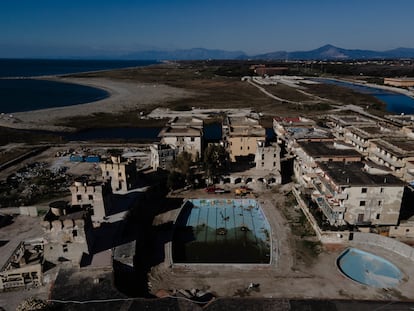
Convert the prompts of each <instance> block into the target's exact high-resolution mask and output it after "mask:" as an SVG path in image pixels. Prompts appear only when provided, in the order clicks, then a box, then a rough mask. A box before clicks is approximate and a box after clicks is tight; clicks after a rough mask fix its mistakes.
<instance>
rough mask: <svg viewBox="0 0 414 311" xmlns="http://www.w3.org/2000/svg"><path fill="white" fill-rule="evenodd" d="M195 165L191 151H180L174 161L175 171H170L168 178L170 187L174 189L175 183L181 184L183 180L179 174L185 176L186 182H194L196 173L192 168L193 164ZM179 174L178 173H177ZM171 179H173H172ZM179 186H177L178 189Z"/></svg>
mask: <svg viewBox="0 0 414 311" xmlns="http://www.w3.org/2000/svg"><path fill="white" fill-rule="evenodd" d="M192 165H193V160H192V156H191V154H190V153H188V152H186V151H184V152H182V153H180V154H179V155H178V156H177V158H176V159H175V161H174V162H173V165H172V167H173V171H172V172H171V173H170V175H169V176H168V177H169V180H168V187H169V188H170V189H172V188H173V187H171V186H173V185H175V184H177V185H180V184H181V180H180V179H179V178H178V175H180V174H181V176H183V177H184V178H183V179H184V184H185V183H187V184H192V183H193V182H194V173H193V171H192V169H191V166H192ZM177 174H178V175H177ZM170 179H171V180H170ZM177 188H179V187H175V189H177Z"/></svg>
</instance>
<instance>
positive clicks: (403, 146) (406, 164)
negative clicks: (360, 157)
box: [368, 137, 414, 181]
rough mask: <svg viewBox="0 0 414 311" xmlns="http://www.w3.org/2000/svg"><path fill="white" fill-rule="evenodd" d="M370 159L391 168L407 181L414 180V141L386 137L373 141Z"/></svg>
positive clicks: (370, 148)
mask: <svg viewBox="0 0 414 311" xmlns="http://www.w3.org/2000/svg"><path fill="white" fill-rule="evenodd" d="M368 158H369V159H370V160H372V161H373V162H375V163H378V164H380V165H384V166H386V167H388V168H390V169H391V170H392V172H393V174H395V175H396V176H398V177H400V178H402V179H403V180H405V181H413V180H414V139H408V138H407V137H384V138H380V139H374V140H371V141H370V147H369V153H368Z"/></svg>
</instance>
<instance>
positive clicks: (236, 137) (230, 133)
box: [223, 117, 266, 162]
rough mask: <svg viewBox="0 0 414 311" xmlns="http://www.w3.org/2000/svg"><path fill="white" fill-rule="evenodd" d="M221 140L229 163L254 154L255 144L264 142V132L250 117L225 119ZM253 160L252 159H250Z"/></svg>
mask: <svg viewBox="0 0 414 311" xmlns="http://www.w3.org/2000/svg"><path fill="white" fill-rule="evenodd" d="M223 140H224V142H225V146H226V148H227V150H228V153H229V157H230V161H232V162H235V161H237V159H238V158H243V157H249V156H252V157H254V155H255V154H256V149H257V142H258V141H264V140H266V130H265V128H263V127H262V126H261V125H260V124H259V121H258V120H256V119H253V118H250V117H227V118H226V119H225V120H224V122H223ZM252 160H253V158H252Z"/></svg>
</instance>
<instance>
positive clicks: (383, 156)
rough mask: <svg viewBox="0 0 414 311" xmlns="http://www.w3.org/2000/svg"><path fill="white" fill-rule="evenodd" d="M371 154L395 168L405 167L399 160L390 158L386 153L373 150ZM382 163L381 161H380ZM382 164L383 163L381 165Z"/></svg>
mask: <svg viewBox="0 0 414 311" xmlns="http://www.w3.org/2000/svg"><path fill="white" fill-rule="evenodd" d="M371 152H372V153H373V154H374V155H375V156H376V157H377V158H378V159H380V160H382V161H384V162H385V163H389V164H390V165H392V166H393V167H395V168H401V167H403V166H404V164H403V163H402V162H401V161H399V160H395V159H392V158H391V157H390V156H388V155H387V154H385V153H384V152H381V151H379V150H377V148H376V149H373V150H371ZM378 162H381V161H378ZM381 164H382V163H381Z"/></svg>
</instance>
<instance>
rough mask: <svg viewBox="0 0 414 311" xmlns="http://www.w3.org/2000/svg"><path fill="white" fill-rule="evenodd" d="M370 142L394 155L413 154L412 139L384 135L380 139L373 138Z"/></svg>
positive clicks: (405, 155) (413, 145) (413, 142)
mask: <svg viewBox="0 0 414 311" xmlns="http://www.w3.org/2000/svg"><path fill="white" fill-rule="evenodd" d="M372 142H373V143H375V144H376V145H377V146H378V147H380V148H382V149H384V150H386V151H387V152H389V153H390V154H392V155H394V156H396V157H399V158H401V157H412V156H414V139H408V138H405V137H398V138H394V137H384V138H382V139H375V140H373V141H372Z"/></svg>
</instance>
